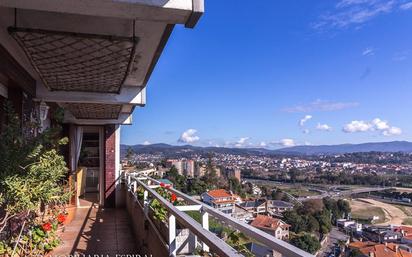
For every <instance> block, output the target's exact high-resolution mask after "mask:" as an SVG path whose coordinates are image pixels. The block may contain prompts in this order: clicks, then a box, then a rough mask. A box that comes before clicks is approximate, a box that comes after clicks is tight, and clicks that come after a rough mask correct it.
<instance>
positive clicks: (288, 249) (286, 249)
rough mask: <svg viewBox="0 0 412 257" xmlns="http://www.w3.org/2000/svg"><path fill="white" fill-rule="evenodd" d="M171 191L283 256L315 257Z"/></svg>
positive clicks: (184, 195)
mask: <svg viewBox="0 0 412 257" xmlns="http://www.w3.org/2000/svg"><path fill="white" fill-rule="evenodd" d="M146 179H149V180H151V181H152V182H154V183H156V184H160V182H159V181H157V180H156V179H153V178H151V177H146ZM169 190H170V191H172V192H173V193H175V194H176V195H177V196H179V197H181V198H183V199H184V200H186V201H187V202H190V203H192V204H198V205H202V208H203V210H204V211H206V212H207V213H209V214H210V215H211V216H213V217H214V218H215V219H217V220H219V221H221V222H224V223H225V224H227V225H229V226H231V227H232V228H235V229H237V230H239V231H240V232H242V233H244V234H245V235H247V236H249V237H251V238H253V239H255V240H257V241H258V242H261V243H262V244H264V245H266V246H268V247H269V248H271V249H273V250H275V251H277V252H279V253H281V254H282V255H283V256H288V257H313V256H314V255H312V254H310V253H308V252H305V251H303V250H302V249H299V248H297V247H296V246H293V245H291V244H289V243H287V242H285V241H282V240H280V239H277V238H276V237H274V236H272V235H270V234H268V233H266V232H263V231H261V230H259V229H257V228H255V227H253V226H251V225H249V224H246V223H244V222H242V221H239V220H237V219H235V218H233V217H231V216H230V215H227V214H224V213H223V212H220V211H218V210H216V209H214V208H213V207H211V206H209V205H207V204H205V203H203V202H201V201H198V200H195V199H193V198H192V197H190V196H189V195H187V194H185V193H182V192H180V191H178V190H176V189H174V188H169Z"/></svg>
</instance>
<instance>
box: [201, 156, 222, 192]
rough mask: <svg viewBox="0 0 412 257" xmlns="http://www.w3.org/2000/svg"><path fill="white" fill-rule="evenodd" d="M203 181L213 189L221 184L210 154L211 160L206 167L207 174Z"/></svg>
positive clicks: (209, 159)
mask: <svg viewBox="0 0 412 257" xmlns="http://www.w3.org/2000/svg"><path fill="white" fill-rule="evenodd" d="M203 179H204V181H205V183H206V184H207V185H210V186H211V187H212V188H213V187H215V186H216V185H217V184H218V182H219V179H218V177H217V172H216V169H215V167H214V166H213V162H212V155H211V154H209V158H208V161H207V165H206V174H205V175H204V177H203Z"/></svg>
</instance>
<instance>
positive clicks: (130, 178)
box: [127, 174, 132, 191]
mask: <svg viewBox="0 0 412 257" xmlns="http://www.w3.org/2000/svg"><path fill="white" fill-rule="evenodd" d="M131 182H132V177H131V176H130V174H129V176H127V190H128V191H130V183H131Z"/></svg>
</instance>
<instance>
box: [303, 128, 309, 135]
mask: <svg viewBox="0 0 412 257" xmlns="http://www.w3.org/2000/svg"><path fill="white" fill-rule="evenodd" d="M302 133H303V134H309V133H310V130H309V129H304V130H302Z"/></svg>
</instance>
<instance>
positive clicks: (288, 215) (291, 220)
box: [283, 210, 307, 233]
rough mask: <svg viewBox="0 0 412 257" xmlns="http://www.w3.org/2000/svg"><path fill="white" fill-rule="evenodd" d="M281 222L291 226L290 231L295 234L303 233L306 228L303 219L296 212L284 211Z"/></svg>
mask: <svg viewBox="0 0 412 257" xmlns="http://www.w3.org/2000/svg"><path fill="white" fill-rule="evenodd" d="M283 220H284V221H285V222H286V223H287V224H290V225H291V226H292V227H291V230H292V231H293V232H295V233H300V232H302V231H305V230H306V228H307V226H306V220H305V218H304V217H302V216H301V215H299V214H298V213H297V212H296V210H288V211H285V212H284V213H283Z"/></svg>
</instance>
